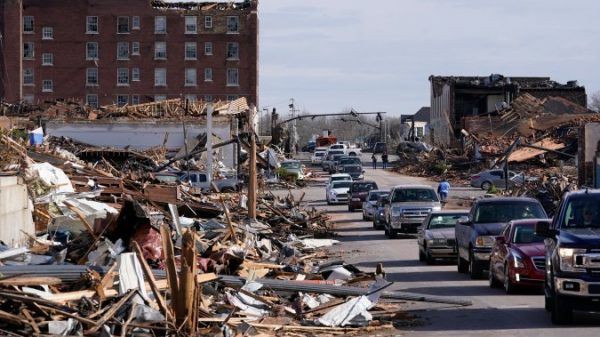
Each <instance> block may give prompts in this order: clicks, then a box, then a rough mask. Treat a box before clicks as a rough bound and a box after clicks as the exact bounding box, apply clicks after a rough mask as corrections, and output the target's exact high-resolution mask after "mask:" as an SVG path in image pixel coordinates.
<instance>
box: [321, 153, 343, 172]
mask: <svg viewBox="0 0 600 337" xmlns="http://www.w3.org/2000/svg"><path fill="white" fill-rule="evenodd" d="M340 155H344V151H342V150H329V151H327V154H326V155H325V158H324V159H323V161H322V162H321V167H323V171H327V172H329V171H330V170H332V168H335V164H334V162H333V160H334V156H338V158H339V156H340Z"/></svg>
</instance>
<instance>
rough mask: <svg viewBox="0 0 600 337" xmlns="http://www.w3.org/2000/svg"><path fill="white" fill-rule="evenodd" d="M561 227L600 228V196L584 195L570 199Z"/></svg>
mask: <svg viewBox="0 0 600 337" xmlns="http://www.w3.org/2000/svg"><path fill="white" fill-rule="evenodd" d="M565 209H566V211H565V216H564V219H563V223H561V224H560V226H561V227H566V228H589V227H593V228H600V195H598V194H582V195H575V196H573V197H571V198H569V199H568V203H567V207H565Z"/></svg>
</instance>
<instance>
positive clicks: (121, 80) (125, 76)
mask: <svg viewBox="0 0 600 337" xmlns="http://www.w3.org/2000/svg"><path fill="white" fill-rule="evenodd" d="M117 85H120V86H123V85H129V69H127V68H118V69H117Z"/></svg>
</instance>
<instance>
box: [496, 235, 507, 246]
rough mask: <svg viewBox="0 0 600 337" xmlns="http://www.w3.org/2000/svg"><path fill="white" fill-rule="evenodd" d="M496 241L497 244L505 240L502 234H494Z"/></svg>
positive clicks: (503, 242)
mask: <svg viewBox="0 0 600 337" xmlns="http://www.w3.org/2000/svg"><path fill="white" fill-rule="evenodd" d="M496 243H497V244H499V245H503V244H505V243H506V240H505V239H504V236H496Z"/></svg>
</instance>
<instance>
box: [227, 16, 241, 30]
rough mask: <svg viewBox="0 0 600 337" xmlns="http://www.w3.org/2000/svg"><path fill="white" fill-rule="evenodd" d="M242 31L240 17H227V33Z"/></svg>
mask: <svg viewBox="0 0 600 337" xmlns="http://www.w3.org/2000/svg"><path fill="white" fill-rule="evenodd" d="M239 31H240V18H239V17H238V16H228V17H227V33H237V32H239Z"/></svg>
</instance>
